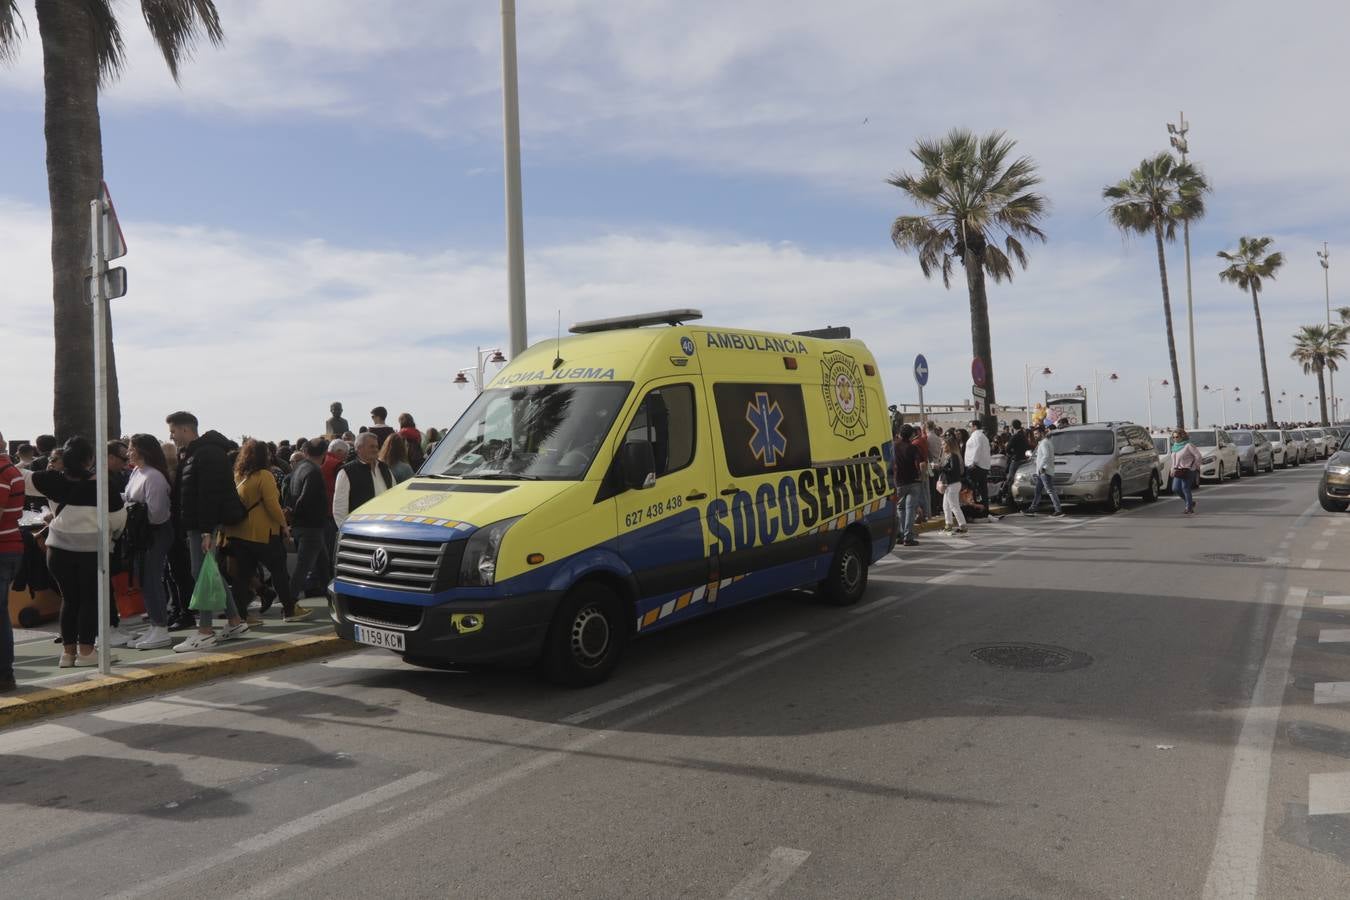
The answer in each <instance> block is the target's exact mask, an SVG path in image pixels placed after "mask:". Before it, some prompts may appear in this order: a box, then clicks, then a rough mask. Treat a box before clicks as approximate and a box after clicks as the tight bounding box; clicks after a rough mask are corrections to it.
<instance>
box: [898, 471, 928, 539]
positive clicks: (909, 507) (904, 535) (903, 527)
mask: <svg viewBox="0 0 1350 900" xmlns="http://www.w3.org/2000/svg"><path fill="white" fill-rule="evenodd" d="M899 490H900V540H902V541H912V540H914V520H915V519H916V518H917V517H918V515H919V508H920V507H921V506H922V505H923V482H922V481H916V482H914V483H913V484H902V485H900V487H899Z"/></svg>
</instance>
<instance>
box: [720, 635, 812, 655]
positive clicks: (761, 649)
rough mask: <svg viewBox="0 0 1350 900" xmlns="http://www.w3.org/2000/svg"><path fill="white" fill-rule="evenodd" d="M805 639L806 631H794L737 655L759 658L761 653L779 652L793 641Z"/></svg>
mask: <svg viewBox="0 0 1350 900" xmlns="http://www.w3.org/2000/svg"><path fill="white" fill-rule="evenodd" d="M804 637H806V632H805V631H794V632H792V633H791V634H785V635H782V636H780V637H776V638H774V639H773V640H771V641H765V642H764V643H762V644H758V645H756V646H754V647H750V648H749V649H747V650H742V651H741V652H740V653H738V654H736V655H737V656H743V657H745V658H746V659H749V658H750V657H752V656H759V655H760V654H761V653H768V652H769V651H770V650H777V649H778V648H779V647H781V646H783V645H784V644H790V643H792V642H793V641H797V640H801V639H802V638H804Z"/></svg>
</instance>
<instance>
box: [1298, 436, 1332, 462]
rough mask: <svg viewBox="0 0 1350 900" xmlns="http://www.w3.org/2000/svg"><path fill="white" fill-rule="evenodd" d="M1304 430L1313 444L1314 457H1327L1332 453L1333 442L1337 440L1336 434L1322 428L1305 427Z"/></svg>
mask: <svg viewBox="0 0 1350 900" xmlns="http://www.w3.org/2000/svg"><path fill="white" fill-rule="evenodd" d="M1303 432H1304V433H1305V434H1306V435H1308V438H1309V443H1311V444H1312V445H1313V448H1314V450H1313V456H1312V458H1313V459H1326V458H1327V457H1329V456H1330V455H1331V450H1332V444H1333V443H1334V442H1335V436H1334V435H1332V434H1331V433H1329V432H1327V431H1324V430H1322V429H1321V428H1305V429H1303Z"/></svg>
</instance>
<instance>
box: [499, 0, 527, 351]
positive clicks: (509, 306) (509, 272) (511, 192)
mask: <svg viewBox="0 0 1350 900" xmlns="http://www.w3.org/2000/svg"><path fill="white" fill-rule="evenodd" d="M502 137H503V141H502V144H503V154H504V155H505V157H506V166H505V169H506V172H505V175H506V312H507V315H506V318H507V324H508V325H509V327H510V332H509V333H510V346H511V355H512V356H513V357H514V356H519V355H520V354H521V353H523V352H525V345H526V342H527V341H526V334H525V224H524V213H523V211H522V203H521V199H520V195H521V189H520V89H519V86H518V84H517V79H516V0H502Z"/></svg>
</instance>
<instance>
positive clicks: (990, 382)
mask: <svg viewBox="0 0 1350 900" xmlns="http://www.w3.org/2000/svg"><path fill="white" fill-rule="evenodd" d="M978 240H979V239H978V238H976V241H977V242H978ZM983 249H984V246H983V244H981V245H980V251H979V252H977V251H975V250H973V249H972V248H971V246H970V242H969V241H967V242H966V251H965V256H964V257H963V258H962V260H961V264H962V265H963V266H964V267H965V270H966V290H967V292H968V293H969V294H970V346H971V351H972V352H973V353H974V355H975V358H976V359H980V360H983V361H984V372H985V375H984V402H985V403H987V404H988V410H989V411H988V412H987V413H986V414H985V415H983V416H981V417H980V422H981V423H982V427H983V428H984V432H985V434H987V435H988V436H989V439H990V440H993V439H994V436H995V435H996V434H997V433H998V416H996V415H994V360H993V347H992V344H991V341H990V337H989V296H988V294H986V293H985V290H984V265H983V263H982V262H981V257H982V256H983V252H982V251H983Z"/></svg>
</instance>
